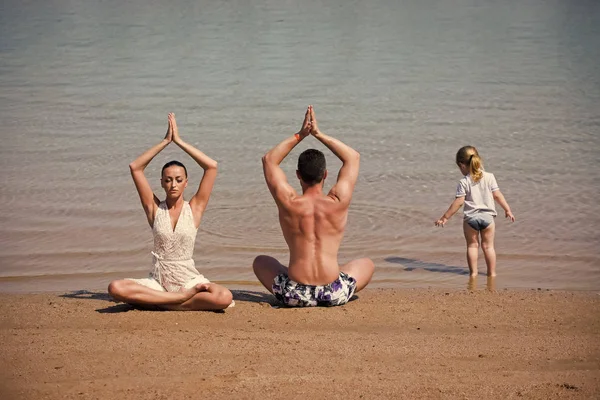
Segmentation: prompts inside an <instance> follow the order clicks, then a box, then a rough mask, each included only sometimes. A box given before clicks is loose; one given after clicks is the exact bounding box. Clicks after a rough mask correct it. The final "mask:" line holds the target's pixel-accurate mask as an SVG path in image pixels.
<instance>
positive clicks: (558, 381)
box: [0, 289, 600, 400]
mask: <svg viewBox="0 0 600 400" xmlns="http://www.w3.org/2000/svg"><path fill="white" fill-rule="evenodd" d="M234 296H235V298H236V302H237V305H236V307H235V308H233V309H229V310H227V311H226V312H221V313H213V312H189V313H185V312H156V311H142V310H136V309H132V308H130V307H129V306H127V305H124V304H117V303H113V302H112V301H111V300H110V299H109V298H108V296H107V295H106V294H105V293H102V292H97V293H96V292H78V293H67V294H36V295H9V294H3V295H0V322H1V324H0V339H1V343H2V344H1V347H0V356H1V360H2V363H3V366H2V368H1V372H0V398H1V399H5V400H7V399H124V400H128V399H183V398H194V399H199V398H211V399H214V398H216V399H221V398H228V399H229V398H231V399H246V398H249V399H264V398H267V399H271V398H272V399H322V398H332V399H338V398H339V399H341V398H344V399H360V398H363V399H374V398H406V399H418V398H425V399H448V398H450V399H453V398H457V399H467V398H470V399H500V398H525V399H553V398H556V399H558V398H560V399H565V398H573V399H591V398H600V340H599V339H600V318H599V316H600V307H599V306H600V296H599V295H598V293H596V292H593V293H592V292H557V291H540V290H533V291H510V290H504V291H500V292H489V291H485V290H480V291H474V292H470V291H466V290H461V291H459V290H454V291H448V290H427V289H419V290H397V289H394V290H392V289H370V290H369V289H367V290H365V291H364V292H361V293H360V294H359V299H358V300H355V301H352V302H350V303H349V304H347V305H346V306H344V307H337V308H330V309H323V308H317V309H276V308H272V307H271V306H270V305H269V303H272V304H275V301H274V299H273V298H272V297H271V296H269V295H267V294H265V293H263V292H259V291H235V292H234Z"/></svg>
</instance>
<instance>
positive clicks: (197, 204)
mask: <svg viewBox="0 0 600 400" xmlns="http://www.w3.org/2000/svg"><path fill="white" fill-rule="evenodd" d="M169 121H171V123H172V125H173V142H175V143H176V144H177V145H178V146H179V147H181V149H182V150H183V151H185V152H186V153H187V154H188V155H189V156H190V157H192V158H193V159H194V161H196V162H197V163H198V165H200V167H202V169H203V170H204V175H203V176H202V179H201V180H200V186H199V187H198V191H197V192H196V194H195V195H194V196H193V197H192V199H191V200H190V207H191V208H192V214H194V223H195V225H196V227H198V226H199V225H200V219H201V218H202V213H203V212H204V210H205V209H206V205H207V204H208V199H209V198H210V194H211V193H212V189H213V186H214V184H215V180H216V178H217V162H216V161H215V160H213V159H212V158H210V157H209V156H207V155H206V154H204V153H203V152H201V151H200V150H198V149H197V148H195V147H194V146H192V145H191V144H189V143H186V142H184V141H183V140H182V139H181V137H180V136H179V130H178V129H177V122H176V121H175V115H169Z"/></svg>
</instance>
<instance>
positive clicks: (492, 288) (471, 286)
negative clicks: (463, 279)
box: [467, 276, 496, 293]
mask: <svg viewBox="0 0 600 400" xmlns="http://www.w3.org/2000/svg"><path fill="white" fill-rule="evenodd" d="M485 289H486V290H487V291H489V292H493V293H495V292H496V277H495V276H488V277H487V279H486V284H485ZM467 290H468V291H470V292H474V291H476V290H477V277H476V276H469V281H468V282H467Z"/></svg>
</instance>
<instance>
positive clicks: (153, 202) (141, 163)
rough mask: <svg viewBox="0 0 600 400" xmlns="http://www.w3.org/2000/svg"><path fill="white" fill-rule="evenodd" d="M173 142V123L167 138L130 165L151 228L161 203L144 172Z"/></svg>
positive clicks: (168, 129)
mask: <svg viewBox="0 0 600 400" xmlns="http://www.w3.org/2000/svg"><path fill="white" fill-rule="evenodd" d="M169 115H170V114H169ZM172 140H173V128H172V126H171V123H170V122H169V126H168V127H167V133H166V134H165V138H164V139H163V140H162V141H161V142H160V143H158V144H157V145H155V146H153V147H151V148H150V149H148V150H146V152H144V154H142V155H141V156H139V157H138V158H136V159H135V160H134V161H133V162H132V163H131V164H129V170H130V171H131V177H132V178H133V182H134V183H135V188H136V189H137V192H138V194H139V196H140V201H141V202H142V207H143V208H144V212H145V213H146V218H147V219H148V223H149V224H150V227H152V226H153V225H154V215H155V211H156V208H157V207H158V204H159V203H160V201H159V200H158V197H156V196H155V195H154V193H153V192H152V188H151V187H150V184H149V183H148V179H146V175H144V170H145V169H146V167H147V166H148V164H149V163H150V161H152V159H153V158H154V157H155V156H156V155H157V154H158V153H160V152H161V151H162V150H163V149H164V148H165V147H167V145H168V144H169V143H171V141H172Z"/></svg>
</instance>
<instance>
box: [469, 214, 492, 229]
mask: <svg viewBox="0 0 600 400" xmlns="http://www.w3.org/2000/svg"><path fill="white" fill-rule="evenodd" d="M465 221H466V222H467V224H469V226H470V227H471V228H473V229H475V230H476V231H482V230H484V229H485V228H487V227H488V226H490V225H491V224H493V223H494V216H493V215H491V214H488V213H479V214H475V215H473V216H471V217H468V218H465Z"/></svg>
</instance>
